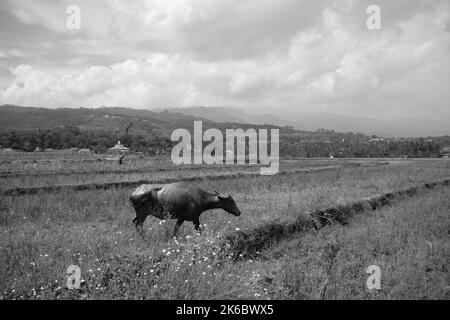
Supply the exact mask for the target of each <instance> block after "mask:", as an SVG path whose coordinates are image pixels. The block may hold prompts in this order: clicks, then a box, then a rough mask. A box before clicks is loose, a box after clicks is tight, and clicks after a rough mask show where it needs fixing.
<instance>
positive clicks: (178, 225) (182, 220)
mask: <svg viewBox="0 0 450 320" xmlns="http://www.w3.org/2000/svg"><path fill="white" fill-rule="evenodd" d="M183 222H184V219H182V218H178V220H177V222H176V223H175V227H174V228H173V235H174V236H175V235H176V234H177V232H178V229H180V226H181V225H182V224H183Z"/></svg>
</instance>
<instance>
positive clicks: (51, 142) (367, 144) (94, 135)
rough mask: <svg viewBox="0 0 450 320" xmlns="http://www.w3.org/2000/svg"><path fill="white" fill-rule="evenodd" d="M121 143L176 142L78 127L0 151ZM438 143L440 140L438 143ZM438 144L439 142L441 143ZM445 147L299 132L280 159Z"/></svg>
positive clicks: (5, 140) (428, 151)
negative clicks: (284, 157) (285, 157)
mask: <svg viewBox="0 0 450 320" xmlns="http://www.w3.org/2000/svg"><path fill="white" fill-rule="evenodd" d="M118 140H120V141H121V142H122V144H123V145H125V146H127V147H129V148H130V150H131V151H134V152H144V153H146V154H155V153H170V151H171V149H172V147H173V146H174V145H175V144H176V143H177V142H172V141H171V140H170V137H168V136H165V135H160V134H158V133H150V134H147V135H142V134H133V133H130V134H123V133H122V134H119V133H116V132H114V133H113V132H108V131H99V130H80V129H79V128H78V127H55V128H52V129H39V130H1V131H0V147H1V148H12V149H14V150H21V151H30V152H31V151H35V150H36V148H39V149H42V150H44V149H55V150H62V149H70V148H79V149H82V148H89V149H90V150H92V151H93V152H95V153H105V152H106V151H107V150H108V148H110V147H112V146H113V145H115V144H116V143H117V141H118ZM436 140H438V139H436ZM438 141H439V140H438ZM441 144H442V143H438V142H436V141H434V140H430V139H428V140H425V139H423V138H417V139H388V140H382V139H377V138H376V137H375V136H372V137H370V136H366V135H363V134H355V133H337V132H334V131H333V130H323V129H321V130H317V131H315V132H306V131H305V132H304V131H298V132H296V133H294V134H292V132H291V133H288V134H283V133H282V134H281V135H280V156H291V157H330V156H333V157H335V158H351V157H357V158H359V157H361V158H370V157H374V158H375V157H380V158H382V157H400V156H407V157H439V155H440V149H441V147H442V145H441Z"/></svg>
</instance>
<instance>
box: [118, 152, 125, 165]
mask: <svg viewBox="0 0 450 320" xmlns="http://www.w3.org/2000/svg"><path fill="white" fill-rule="evenodd" d="M124 157H125V154H123V153H122V154H121V155H120V157H119V164H120V165H122V164H123V158H124Z"/></svg>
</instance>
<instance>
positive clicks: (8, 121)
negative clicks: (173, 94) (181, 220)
mask: <svg viewBox="0 0 450 320" xmlns="http://www.w3.org/2000/svg"><path fill="white" fill-rule="evenodd" d="M194 120H203V121H204V124H205V126H209V127H216V128H219V129H224V128H228V127H230V126H231V127H235V126H236V125H237V124H242V127H244V128H245V127H249V126H251V125H253V126H257V127H260V126H262V125H266V126H267V125H271V126H272V127H273V126H277V127H287V126H289V127H291V128H292V129H296V130H301V131H316V130H318V129H328V130H334V131H336V132H343V133H345V132H353V133H363V134H366V135H377V136H379V137H386V138H389V137H430V136H443V135H450V126H449V123H450V121H449V119H443V120H440V121H436V120H429V119H406V118H405V119H398V120H392V121H384V120H380V119H375V118H368V117H356V116H348V115H338V114H332V113H325V112H292V111H281V110H276V109H270V108H238V107H231V106H225V107H183V108H169V109H162V108H156V109H150V110H147V109H131V108H123V107H102V108H79V109H72V108H57V109H47V108H35V107H20V106H14V105H2V106H0V129H3V130H30V129H38V128H41V129H45V128H52V127H57V126H77V127H79V128H81V129H86V130H106V131H115V132H117V131H120V130H122V129H123V127H124V125H125V126H126V125H127V124H130V123H131V122H132V123H133V126H132V127H131V131H132V132H135V133H145V134H148V133H149V132H153V133H159V134H163V135H170V132H172V131H173V130H174V129H176V128H187V129H189V128H191V127H192V124H193V121H194ZM285 129H286V128H285Z"/></svg>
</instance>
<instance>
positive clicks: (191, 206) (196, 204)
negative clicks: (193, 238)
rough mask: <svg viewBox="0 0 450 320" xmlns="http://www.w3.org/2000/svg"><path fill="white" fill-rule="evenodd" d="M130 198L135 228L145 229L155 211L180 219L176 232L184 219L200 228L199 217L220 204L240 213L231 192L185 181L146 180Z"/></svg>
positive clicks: (228, 209) (226, 208) (231, 211)
mask: <svg viewBox="0 0 450 320" xmlns="http://www.w3.org/2000/svg"><path fill="white" fill-rule="evenodd" d="M130 202H131V204H132V206H133V207H134V209H135V211H136V217H135V218H134V219H133V223H134V225H135V227H136V229H141V230H142V225H143V223H144V221H145V218H147V216H148V215H152V216H155V217H157V218H159V219H167V218H170V219H177V222H176V223H175V228H174V235H175V234H176V233H177V231H178V229H179V228H180V226H181V225H182V224H183V222H184V221H192V223H193V224H194V226H195V229H196V230H197V231H199V232H200V231H201V228H200V220H199V218H200V215H201V214H202V213H203V212H204V211H206V210H211V209H217V208H221V209H223V210H225V211H227V212H229V213H231V214H233V215H235V216H240V215H241V211H240V210H239V208H238V207H237V205H236V203H235V202H234V200H233V198H232V197H231V196H230V195H222V194H220V193H218V192H217V191H214V193H210V192H207V191H204V190H202V189H201V188H200V187H198V186H195V185H192V184H189V183H186V182H175V183H171V184H166V185H155V184H143V185H141V186H140V187H138V188H137V189H136V190H135V191H134V192H133V193H132V194H131V196H130Z"/></svg>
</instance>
